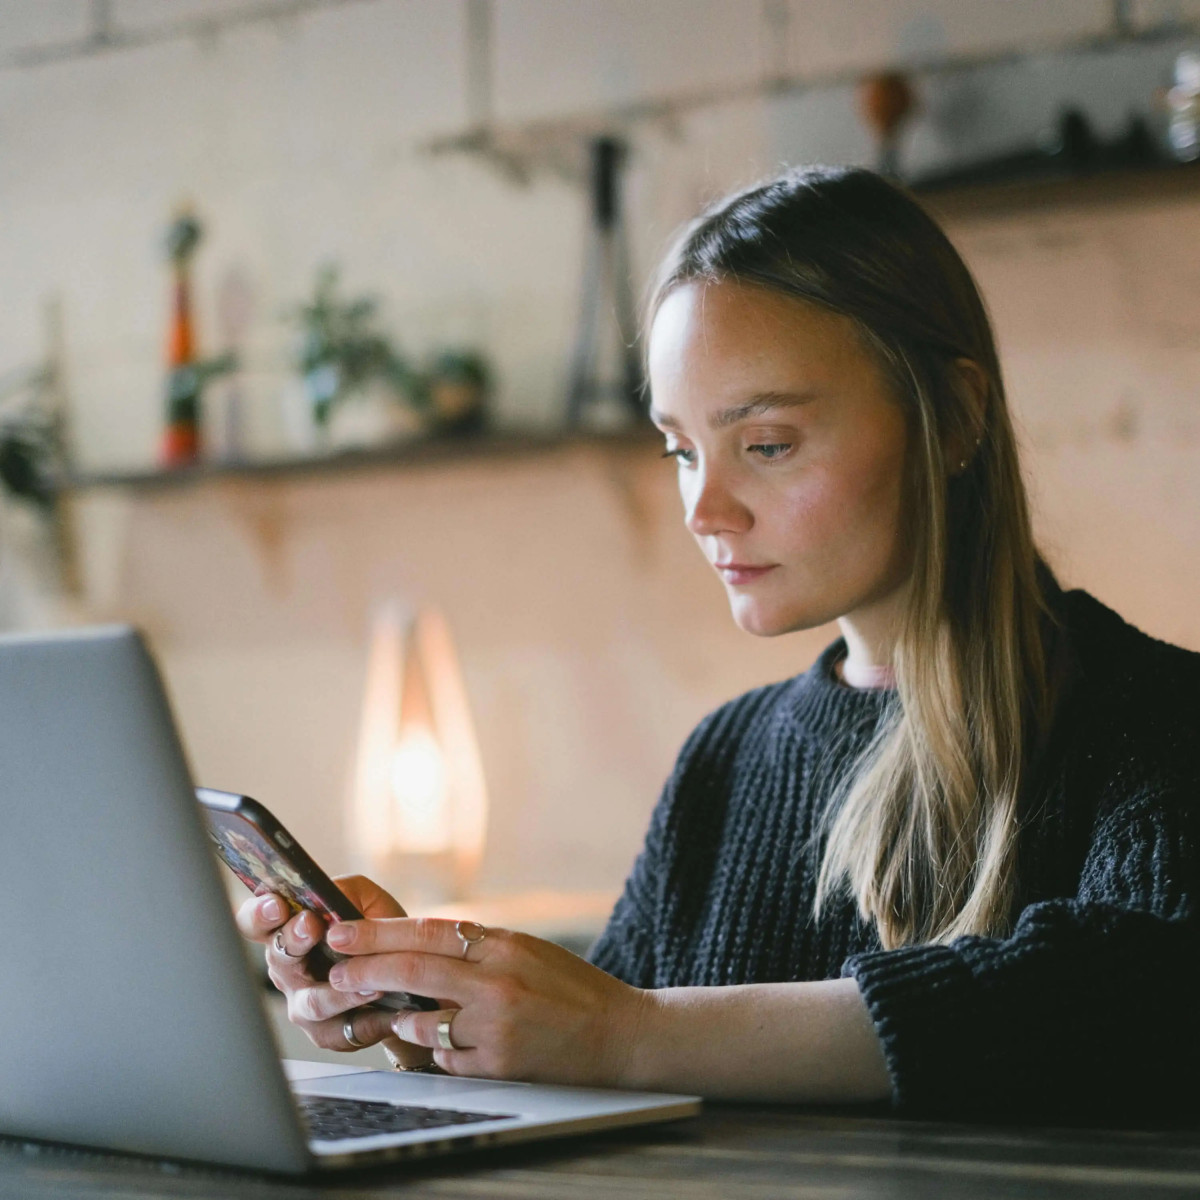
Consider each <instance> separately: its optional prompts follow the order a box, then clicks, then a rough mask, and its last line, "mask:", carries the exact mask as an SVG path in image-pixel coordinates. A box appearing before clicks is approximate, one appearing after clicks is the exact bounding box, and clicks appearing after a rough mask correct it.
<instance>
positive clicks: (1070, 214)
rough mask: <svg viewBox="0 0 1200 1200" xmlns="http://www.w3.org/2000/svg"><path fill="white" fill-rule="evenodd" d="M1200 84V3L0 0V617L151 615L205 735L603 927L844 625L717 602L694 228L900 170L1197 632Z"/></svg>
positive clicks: (300, 824) (1139, 588) (310, 804)
mask: <svg viewBox="0 0 1200 1200" xmlns="http://www.w3.org/2000/svg"><path fill="white" fill-rule="evenodd" d="M1198 123H1200V2H1198V0H1124V2H1122V0H1117V2H1113V0H0V305H2V306H3V319H2V320H0V476H2V478H3V483H4V494H3V499H2V502H0V625H2V626H3V628H4V629H6V630H20V629H32V628H44V627H50V626H56V625H65V624H81V623H93V622H100V621H112V620H119V621H133V622H136V623H137V624H138V625H140V626H141V627H142V628H143V629H144V630H146V632H147V634H148V635H149V637H150V639H151V642H152V645H153V647H154V649H155V651H156V652H157V654H158V655H159V658H160V662H161V665H162V668H163V671H164V674H165V676H166V679H167V683H168V687H169V689H170V692H171V695H172V699H173V702H174V704H175V707H176V714H177V717H178V719H179V721H180V724H181V727H182V730H183V734H184V738H185V741H186V744H187V747H188V750H189V753H190V756H191V761H192V765H193V770H194V773H195V776H196V778H197V780H198V782H201V783H205V784H208V785H210V786H213V787H220V788H227V789H233V790H239V791H245V792H248V793H249V794H251V795H254V796H256V797H258V798H259V799H260V800H262V801H264V802H265V803H266V804H268V805H269V806H270V807H271V808H272V809H274V810H275V811H276V813H277V814H278V815H279V816H280V818H281V819H282V820H283V821H284V822H285V823H286V824H287V825H289V826H290V827H291V829H292V831H293V832H294V833H295V834H296V835H297V836H298V837H299V838H300V839H301V840H302V841H303V842H304V843H305V844H306V845H307V846H308V847H309V849H310V850H311V851H312V852H313V853H314V855H315V856H316V857H317V858H318V859H319V860H320V861H321V862H322V863H324V864H325V865H326V866H327V867H328V868H330V869H331V870H333V871H342V870H349V869H358V868H366V869H370V870H372V871H374V872H376V873H377V874H379V875H380V876H382V877H383V878H384V879H385V880H386V881H387V882H388V883H390V884H392V886H394V887H395V888H396V890H397V892H398V894H399V895H400V897H401V898H402V899H407V900H409V901H410V902H411V903H412V906H413V907H421V906H422V905H425V906H427V907H429V906H435V905H442V906H446V905H450V906H453V905H455V904H457V905H458V906H459V907H461V908H462V909H463V910H464V911H466V912H469V913H472V914H477V915H481V916H482V917H483V919H485V920H497V921H505V922H506V923H512V924H519V925H524V926H526V927H528V928H533V929H535V930H538V931H543V932H549V933H552V934H555V935H560V936H562V937H563V938H564V939H565V940H568V941H569V940H571V939H575V941H577V942H578V941H582V940H586V938H587V936H589V935H590V933H591V932H593V931H594V930H595V929H596V928H598V926H599V924H600V922H601V921H602V919H603V914H604V912H605V911H606V909H607V907H608V905H609V904H610V903H611V900H612V898H613V897H614V895H615V893H616V892H617V890H618V889H619V887H620V884H621V882H622V880H623V878H624V875H625V872H626V870H627V868H628V867H629V865H630V862H631V861H632V858H633V856H634V854H635V853H636V850H637V847H638V845H639V842H640V839H641V837H642V834H643V832H644V829H645V825H646V821H647V818H648V816H649V813H650V810H651V807H652V805H653V803H654V801H655V799H656V797H657V794H658V790H659V787H660V786H661V782H662V780H663V779H664V778H665V776H666V775H667V773H668V771H669V770H670V767H671V764H672V761H673V758H674V755H675V753H676V751H677V749H678V747H679V745H680V743H681V741H682V739H683V738H684V736H685V735H686V734H687V732H688V731H689V730H690V729H691V727H692V726H693V725H694V724H695V722H696V721H697V720H698V719H699V718H700V717H701V716H702V715H703V714H704V713H706V712H707V711H709V710H710V709H711V708H713V707H714V706H715V705H717V704H718V703H720V702H721V701H723V700H725V699H727V698H729V697H732V696H733V695H735V694H737V693H739V692H741V691H743V690H745V689H746V688H749V687H752V686H755V685H757V684H760V683H764V682H767V681H771V680H775V679H780V678H783V677H786V676H788V675H792V674H794V673H796V672H798V671H801V670H803V669H804V668H806V667H807V666H808V664H809V663H810V662H811V661H812V659H813V658H814V657H815V655H816V654H817V653H818V652H819V650H820V649H821V648H822V647H823V646H824V645H825V644H826V643H827V642H828V641H829V640H830V639H831V638H832V637H833V636H835V631H834V630H832V629H821V630H814V631H810V632H807V633H804V634H797V635H792V636H790V637H786V638H779V639H774V640H769V641H761V640H756V639H754V638H752V637H749V636H747V635H744V634H742V633H740V632H739V631H738V630H737V629H736V628H735V627H734V626H733V623H732V621H731V619H730V617H729V615H728V610H727V606H726V603H725V599H724V594H723V589H722V587H721V585H720V584H719V582H718V581H717V580H716V579H715V578H714V577H713V576H712V573H711V571H710V570H709V568H708V567H707V566H706V564H705V563H704V562H703V560H702V558H701V556H700V554H699V553H698V552H697V551H696V549H695V548H694V547H693V546H692V544H691V541H690V538H689V536H688V535H687V533H686V532H685V530H684V528H683V525H682V521H681V518H680V506H679V501H678V497H677V495H676V492H675V483H674V472H673V467H672V464H671V463H668V462H662V461H660V460H659V457H658V448H657V442H656V440H655V438H654V437H652V436H651V435H650V433H649V432H648V431H647V430H646V428H645V426H644V424H642V423H641V421H640V420H639V418H638V416H637V414H636V412H635V409H634V406H632V405H631V404H630V403H628V397H629V394H630V392H631V390H632V389H633V388H634V387H635V385H636V379H634V378H633V377H632V371H633V370H634V366H635V364H631V362H630V360H629V356H628V355H627V354H626V353H624V351H625V348H626V347H627V345H628V343H629V341H630V339H631V338H632V336H633V331H632V318H631V317H630V315H629V313H630V309H631V307H632V306H633V305H635V304H636V302H637V301H638V300H639V299H640V297H641V295H642V293H643V291H644V288H645V283H646V280H647V278H648V276H649V275H650V273H651V271H652V269H653V266H654V264H655V262H656V260H657V258H658V256H659V255H660V254H661V253H662V251H663V249H664V247H665V245H666V243H667V241H668V239H669V236H670V234H671V233H672V231H673V230H674V229H676V228H677V226H678V225H679V224H680V222H681V221H683V220H685V219H686V218H688V217H689V216H691V215H692V214H694V212H695V211H696V210H697V209H698V207H699V206H701V205H702V204H704V203H706V202H708V201H710V200H712V199H715V198H716V197H718V196H720V195H721V194H722V193H724V192H726V191H727V190H729V189H732V188H735V187H739V186H742V185H744V184H747V183H750V182H752V181H754V180H755V179H756V178H758V177H760V176H763V175H765V174H769V173H772V172H775V171H776V170H778V169H779V168H781V167H782V166H785V165H788V164H797V163H804V162H810V161H824V162H850V163H865V164H868V165H873V166H881V167H883V168H885V169H887V170H889V171H892V172H893V173H895V174H896V175H897V176H899V177H900V178H901V179H902V180H904V181H906V182H908V183H910V184H911V185H912V186H913V187H914V188H916V189H917V190H919V191H920V192H921V194H922V195H923V196H924V197H925V199H926V201H927V203H928V204H929V205H930V207H931V208H932V209H933V210H934V211H935V212H936V213H938V214H939V215H940V216H941V217H942V218H943V220H944V222H945V224H946V227H947V229H948V231H949V233H950V235H951V237H952V238H953V239H954V240H955V242H956V244H957V245H958V246H959V247H960V248H961V249H962V251H963V252H964V253H965V255H966V258H967V260H968V261H969V263H970V265H971V267H972V268H973V270H974V271H975V273H976V275H977V278H978V279H979V281H980V283H981V285H982V288H983V291H984V294H985V297H986V299H987V302H988V304H989V306H990V309H991V312H992V314H993V316H994V319H995V323H996V328H997V333H998V337H999V342H1000V347H1001V352H1002V359H1003V362H1004V364H1005V368H1006V372H1007V381H1008V385H1009V389H1010V395H1011V399H1012V403H1013V407H1014V410H1015V413H1016V416H1017V419H1018V422H1019V426H1020V431H1021V437H1022V441H1023V445H1024V450H1025V465H1026V470H1027V475H1028V478H1029V483H1030V487H1031V490H1032V494H1033V498H1034V505H1035V511H1036V521H1037V528H1038V532H1039V536H1040V539H1041V543H1042V545H1043V547H1044V549H1045V552H1046V554H1047V556H1048V558H1049V560H1050V561H1051V563H1052V565H1053V566H1054V567H1055V569H1056V570H1057V571H1058V572H1059V574H1060V576H1061V578H1062V579H1063V581H1064V583H1066V584H1068V585H1072V586H1082V587H1086V588H1088V589H1090V590H1091V591H1092V592H1094V593H1095V594H1096V595H1097V596H1098V597H1099V598H1100V599H1101V600H1103V601H1104V602H1106V603H1107V604H1109V605H1111V606H1112V607H1114V608H1116V609H1117V610H1118V611H1119V612H1121V613H1122V614H1123V615H1124V616H1125V617H1126V618H1128V619H1129V620H1132V621H1133V622H1134V623H1136V624H1137V625H1139V626H1140V627H1142V628H1143V629H1145V630H1147V631H1148V632H1150V633H1152V634H1155V635H1157V636H1160V637H1163V638H1166V639H1169V640H1171V641H1175V642H1178V643H1180V644H1183V645H1185V646H1189V647H1191V648H1193V649H1200V604H1198V601H1200V165H1197V163H1196V159H1197V157H1198V156H1200V135H1198V133H1197V129H1198ZM418 616H420V617H421V620H420V621H416V618H417V617H418Z"/></svg>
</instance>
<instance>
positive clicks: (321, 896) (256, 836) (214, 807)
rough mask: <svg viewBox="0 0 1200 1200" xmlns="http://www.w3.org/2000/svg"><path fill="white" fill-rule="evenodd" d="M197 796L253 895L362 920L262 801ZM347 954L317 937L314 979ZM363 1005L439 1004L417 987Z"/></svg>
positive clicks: (222, 853)
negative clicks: (271, 896) (267, 894)
mask: <svg viewBox="0 0 1200 1200" xmlns="http://www.w3.org/2000/svg"><path fill="white" fill-rule="evenodd" d="M196 799H197V800H199V801H200V806H201V811H203V813H204V816H205V819H206V820H207V822H208V836H209V837H210V838H212V842H213V846H214V847H215V848H216V851H217V854H218V855H219V857H220V858H221V860H222V862H224V863H225V865H226V866H227V867H228V868H229V869H230V870H231V871H232V872H233V873H234V874H235V875H236V876H237V877H238V878H239V879H240V880H241V881H242V882H243V883H244V884H245V885H246V886H247V887H248V888H249V889H250V890H251V891H252V892H253V893H254V894H255V895H256V896H261V895H262V894H263V893H265V892H274V893H275V894H276V895H278V896H280V897H282V898H283V900H284V901H285V902H286V903H287V904H288V905H289V906H290V907H291V909H292V911H293V912H300V911H301V910H302V909H308V910H309V911H310V912H315V913H316V914H317V916H319V917H320V918H321V920H323V921H324V922H325V923H326V924H330V923H332V922H334V921H360V920H362V913H360V912H359V911H358V909H357V908H355V907H354V905H353V904H352V903H351V902H350V900H349V899H348V898H347V896H346V894H345V892H343V891H342V890H341V888H339V887H338V886H337V884H336V883H334V882H333V880H332V879H330V878H329V876H328V875H326V874H325V872H324V871H322V870H321V868H320V867H318V866H317V864H316V863H315V862H313V860H312V859H311V858H309V856H308V855H307V854H306V853H305V852H304V849H303V848H302V847H301V845H300V843H299V842H297V841H296V839H295V838H294V837H292V835H291V834H290V833H288V831H287V830H286V829H284V827H283V826H282V825H281V824H280V823H279V822H278V821H277V820H276V819H275V817H274V816H273V815H272V814H271V812H270V811H269V810H268V808H267V807H266V805H265V804H260V803H259V802H258V801H257V800H253V799H251V797H249V796H240V795H238V794H237V793H236V792H221V791H217V790H216V789H215V788H197V789H196ZM345 957H346V956H345V955H344V954H338V952H337V951H336V950H332V949H330V948H329V946H327V945H326V944H325V943H324V942H318V943H317V944H316V946H315V947H314V948H313V949H312V950H311V951H310V952H309V954H308V969H309V972H310V973H311V974H312V976H313V978H314V979H326V978H328V976H329V969H330V968H331V967H332V966H333V964H334V963H336V962H340V961H341V960H342V959H343V958H345ZM367 1007H369V1008H387V1009H392V1010H393V1011H396V1012H404V1011H406V1010H409V1009H417V1010H418V1011H422V1012H432V1011H433V1010H434V1009H438V1008H441V1005H440V1004H438V1002H437V1001H436V1000H433V999H431V998H430V997H429V996H418V995H417V994H416V993H415V992H387V993H385V994H384V995H383V996H381V997H380V998H379V999H378V1000H376V1001H374V1002H373V1003H372V1004H370V1005H368V1006H367Z"/></svg>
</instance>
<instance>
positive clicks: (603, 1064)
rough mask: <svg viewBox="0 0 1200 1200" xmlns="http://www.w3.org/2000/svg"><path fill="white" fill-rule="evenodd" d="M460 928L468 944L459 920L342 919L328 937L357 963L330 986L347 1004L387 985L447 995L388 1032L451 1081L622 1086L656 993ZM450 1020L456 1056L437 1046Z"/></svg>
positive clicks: (492, 932)
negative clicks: (420, 1051)
mask: <svg viewBox="0 0 1200 1200" xmlns="http://www.w3.org/2000/svg"><path fill="white" fill-rule="evenodd" d="M463 924H464V925H465V926H466V927H467V932H468V934H469V935H470V936H471V937H472V941H471V943H470V944H467V943H466V942H464V941H463V939H461V938H460V937H459V935H458V934H457V932H456V922H454V921H446V920H437V919H432V918H429V919H411V918H405V917H399V918H397V917H394V916H389V917H387V918H384V919H382V920H367V921H343V922H339V923H338V924H337V925H334V926H332V927H331V928H330V929H329V930H328V931H327V932H326V935H325V936H326V941H327V942H328V944H329V945H330V946H331V947H333V949H335V950H337V951H338V953H340V954H346V955H350V956H352V957H350V958H349V959H348V960H347V961H345V962H341V963H338V965H337V966H336V967H334V968H333V970H332V971H331V972H330V975H329V982H330V984H331V985H332V986H333V989H334V990H335V991H337V992H338V993H339V994H341V995H342V996H345V997H347V998H353V997H355V996H358V995H361V994H362V993H363V992H368V993H369V992H372V991H393V990H399V991H409V992H417V993H422V994H424V995H427V996H438V997H446V998H447V1000H448V1001H449V1002H450V1005H449V1006H448V1007H447V1008H446V1009H444V1010H443V1011H441V1012H421V1013H418V1012H407V1013H400V1014H397V1015H395V1016H394V1018H393V1021H392V1029H393V1030H394V1031H395V1033H396V1035H397V1036H399V1037H400V1038H402V1039H403V1040H404V1041H406V1042H414V1043H416V1044H417V1045H420V1046H427V1047H430V1048H431V1049H432V1050H433V1058H434V1061H435V1062H436V1063H437V1065H438V1066H439V1067H441V1068H442V1069H443V1070H446V1071H449V1072H450V1073H451V1074H454V1075H473V1076H479V1077H487V1078H496V1079H524V1080H537V1081H540V1082H548V1083H572V1084H581V1085H590V1086H609V1087H614V1086H620V1085H621V1084H622V1082H624V1081H625V1080H626V1078H627V1076H628V1073H629V1064H630V1060H631V1058H632V1056H633V1054H634V1047H635V1045H636V1041H637V1036H638V1029H639V1026H640V1024H641V1022H642V1019H643V1016H644V1014H645V1013H646V1010H647V1008H648V1007H649V1005H650V1003H651V996H652V993H649V992H644V991H641V990H639V989H637V988H633V987H630V986H629V985H628V984H625V983H622V982H621V981H620V980H617V979H614V978H613V977H612V976H611V975H607V974H605V973H604V972H603V971H601V970H599V969H598V968H597V967H593V966H592V965H591V964H590V963H587V962H585V961H584V960H583V959H581V958H579V957H577V956H576V955H574V954H571V953H570V952H569V951H567V950H564V949H562V948H561V947H559V946H555V945H553V944H552V943H550V942H545V941H542V940H540V939H539V938H535V937H530V936H528V935H526V934H521V933H510V932H509V931H508V930H505V929H488V930H486V931H485V936H484V937H483V938H482V940H479V941H475V940H474V935H475V933H476V932H478V931H481V930H482V927H480V926H474V925H472V923H470V922H464V923H463ZM464 949H465V950H466V954H465V956H464V953H463V952H464ZM351 1002H353V1000H352V999H351ZM443 1003H446V1001H443ZM446 1020H449V1021H450V1022H451V1026H450V1037H451V1039H452V1040H453V1044H454V1047H455V1048H454V1049H451V1050H447V1049H444V1048H442V1047H441V1046H440V1045H439V1041H438V1024H439V1022H443V1021H446ZM364 1024H365V1022H364Z"/></svg>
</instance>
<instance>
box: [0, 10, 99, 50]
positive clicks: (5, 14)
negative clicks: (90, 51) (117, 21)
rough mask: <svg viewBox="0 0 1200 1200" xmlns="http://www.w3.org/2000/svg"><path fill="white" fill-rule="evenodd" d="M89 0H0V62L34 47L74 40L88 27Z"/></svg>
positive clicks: (85, 33) (86, 30) (79, 37)
mask: <svg viewBox="0 0 1200 1200" xmlns="http://www.w3.org/2000/svg"><path fill="white" fill-rule="evenodd" d="M91 12H92V5H91V0H0V62H3V61H5V60H6V59H7V58H9V56H10V55H12V54H14V53H16V52H19V51H22V50H29V49H31V48H34V47H42V46H50V45H54V44H56V43H62V42H74V41H78V40H79V39H81V38H83V37H85V36H86V35H87V33H88V32H89V30H90V28H91Z"/></svg>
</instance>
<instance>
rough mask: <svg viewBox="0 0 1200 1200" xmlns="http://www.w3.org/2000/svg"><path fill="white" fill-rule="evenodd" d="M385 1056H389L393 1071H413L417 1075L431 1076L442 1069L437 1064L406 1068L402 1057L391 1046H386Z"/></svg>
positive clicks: (421, 1064) (428, 1063) (431, 1063)
mask: <svg viewBox="0 0 1200 1200" xmlns="http://www.w3.org/2000/svg"><path fill="white" fill-rule="evenodd" d="M383 1052H384V1054H386V1055H387V1060H388V1062H390V1063H391V1064H392V1070H393V1071H412V1072H414V1073H415V1074H417V1075H422V1074H424V1075H429V1074H433V1073H434V1072H436V1071H438V1070H439V1069H440V1068H439V1067H438V1065H437V1063H435V1062H432V1061H430V1062H427V1063H420V1064H419V1065H417V1066H415V1067H406V1066H405V1065H404V1062H403V1061H402V1060H401V1058H400V1056H399V1055H398V1054H397V1053H396V1052H395V1050H393V1049H392V1048H391V1047H390V1046H386V1045H385V1046H384V1048H383Z"/></svg>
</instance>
